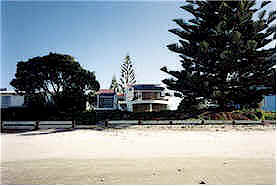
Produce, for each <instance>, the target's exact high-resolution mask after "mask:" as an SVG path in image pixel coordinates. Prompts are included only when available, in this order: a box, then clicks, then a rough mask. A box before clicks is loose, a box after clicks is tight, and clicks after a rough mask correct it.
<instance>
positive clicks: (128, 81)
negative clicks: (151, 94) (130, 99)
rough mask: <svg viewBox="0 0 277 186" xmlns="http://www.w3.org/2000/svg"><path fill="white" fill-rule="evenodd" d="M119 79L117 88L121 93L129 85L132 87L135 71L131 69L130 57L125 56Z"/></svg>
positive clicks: (134, 80)
mask: <svg viewBox="0 0 277 186" xmlns="http://www.w3.org/2000/svg"><path fill="white" fill-rule="evenodd" d="M120 72H121V78H120V83H119V86H120V88H121V90H122V91H123V92H125V90H126V88H127V87H128V86H129V85H134V84H135V83H136V76H135V71H134V68H133V64H132V61H131V59H130V56H129V55H127V56H126V57H125V59H124V62H123V64H122V65H121V71H120Z"/></svg>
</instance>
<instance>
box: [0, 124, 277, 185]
mask: <svg viewBox="0 0 277 186" xmlns="http://www.w3.org/2000/svg"><path fill="white" fill-rule="evenodd" d="M275 138H276V137H275V129H268V128H267V129H265V128H262V127H259V128H257V129H253V127H252V128H251V129H249V128H248V129H246V128H245V129H243V130H239V131H237V130H232V129H226V128H225V129H224V130H223V129H222V130H213V129H205V130H198V131H193V130H188V129H184V128H169V127H158V126H155V127H147V128H146V127H130V128H125V129H106V130H102V131H97V130H73V131H67V132H65V131H62V132H59V131H53V130H43V131H42V130H40V131H33V132H26V133H17V134H2V135H1V139H2V153H1V155H2V162H1V176H2V179H1V181H2V184H198V183H200V182H201V181H202V182H205V183H207V184H275V183H276V180H275V171H276V170H275V140H276V139H275Z"/></svg>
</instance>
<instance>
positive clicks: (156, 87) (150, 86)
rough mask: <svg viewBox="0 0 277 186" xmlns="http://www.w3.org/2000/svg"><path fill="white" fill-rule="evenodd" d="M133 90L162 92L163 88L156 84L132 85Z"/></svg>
mask: <svg viewBox="0 0 277 186" xmlns="http://www.w3.org/2000/svg"><path fill="white" fill-rule="evenodd" d="M133 87H134V89H135V90H164V89H165V88H164V87H162V86H160V85H157V84H136V85H133Z"/></svg>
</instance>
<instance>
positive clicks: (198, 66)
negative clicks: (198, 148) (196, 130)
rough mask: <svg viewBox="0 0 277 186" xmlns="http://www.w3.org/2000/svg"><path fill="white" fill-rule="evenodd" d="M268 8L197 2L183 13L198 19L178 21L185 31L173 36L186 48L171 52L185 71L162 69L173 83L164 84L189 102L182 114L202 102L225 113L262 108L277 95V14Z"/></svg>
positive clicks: (251, 3) (241, 3)
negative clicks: (213, 104) (236, 108)
mask: <svg viewBox="0 0 277 186" xmlns="http://www.w3.org/2000/svg"><path fill="white" fill-rule="evenodd" d="M267 4H268V2H262V5H261V7H260V8H259V9H255V8H254V6H255V1H248V0H241V1H225V0H223V1H209V0H206V1H195V0H192V1H187V3H186V4H185V5H184V6H182V7H181V8H182V9H183V10H185V11H186V12H189V13H190V14H192V16H193V18H192V19H186V20H182V19H175V20H173V21H174V22H175V23H176V24H177V25H178V26H179V27H180V28H178V29H171V30H169V32H171V33H173V34H175V35H176V36H177V37H178V38H179V39H180V40H179V43H180V44H170V45H168V46H167V47H168V49H169V50H170V51H173V52H175V53H178V54H179V56H180V57H181V65H182V67H183V69H182V70H180V71H174V70H168V69H167V68H166V67H163V68H161V70H162V71H163V72H165V73H168V74H169V75H171V76H172V77H173V78H168V79H164V80H163V83H165V84H166V85H167V86H168V88H169V89H171V90H175V91H178V92H179V93H181V94H182V96H183V97H184V99H186V100H184V101H182V102H181V105H180V106H179V109H181V110H184V111H185V110H190V109H192V110H193V109H195V108H197V107H195V105H196V104H200V103H201V102H200V101H199V98H203V99H209V100H212V101H213V102H216V103H217V104H219V106H220V110H222V111H224V110H226V109H227V108H234V106H235V105H240V108H248V109H249V108H258V107H259V103H260V102H261V101H262V100H263V98H264V96H266V95H274V94H276V87H275V86H276V76H275V73H276V72H275V69H274V68H272V67H273V66H274V65H275V60H276V59H275V58H276V53H275V52H276V48H275V47H274V48H269V47H267V46H268V44H269V43H271V42H272V41H275V37H276V27H275V24H274V20H275V17H276V15H275V14H276V13H275V11H272V12H269V13H268V12H267V11H266V9H264V8H265V7H266V5H267ZM255 14H258V18H257V19H255V20H254V19H253V17H254V15H255ZM264 47H266V48H264ZM230 106H231V107H230ZM198 109H199V107H198Z"/></svg>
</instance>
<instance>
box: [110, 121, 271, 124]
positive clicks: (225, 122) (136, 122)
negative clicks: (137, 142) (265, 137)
mask: <svg viewBox="0 0 277 186" xmlns="http://www.w3.org/2000/svg"><path fill="white" fill-rule="evenodd" d="M266 123H267V124H276V121H252V120H111V121H108V124H111V125H116V124H126V125H200V124H203V125H223V124H224V125H226V124H229V125H252V124H256V125H263V124H266Z"/></svg>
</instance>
